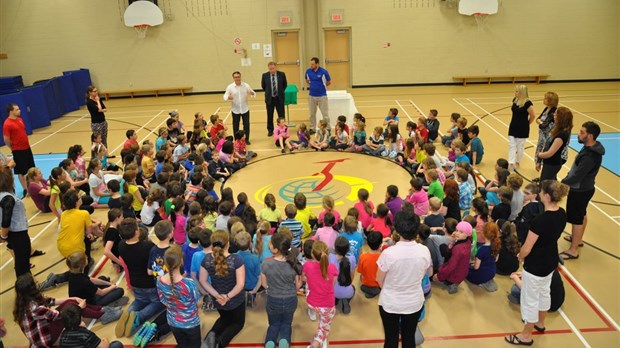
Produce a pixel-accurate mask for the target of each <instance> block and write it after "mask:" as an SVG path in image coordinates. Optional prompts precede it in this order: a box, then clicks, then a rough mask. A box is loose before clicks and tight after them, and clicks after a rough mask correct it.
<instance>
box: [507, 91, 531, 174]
mask: <svg viewBox="0 0 620 348" xmlns="http://www.w3.org/2000/svg"><path fill="white" fill-rule="evenodd" d="M535 118H536V116H535V115H534V107H533V106H532V101H531V100H530V98H529V96H528V94H527V86H526V85H519V86H517V88H516V89H515V97H514V99H513V100H512V118H511V119H510V126H509V127H508V144H509V145H508V166H509V169H511V170H512V169H517V168H519V164H520V163H521V158H523V151H524V149H525V141H526V140H527V138H529V137H530V124H531V123H532V122H534V119H535Z"/></svg>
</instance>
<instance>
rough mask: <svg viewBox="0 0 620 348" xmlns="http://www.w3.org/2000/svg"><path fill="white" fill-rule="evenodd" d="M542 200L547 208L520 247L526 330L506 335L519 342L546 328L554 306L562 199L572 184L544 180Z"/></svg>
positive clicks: (563, 214) (526, 342)
mask: <svg viewBox="0 0 620 348" xmlns="http://www.w3.org/2000/svg"><path fill="white" fill-rule="evenodd" d="M541 188H542V190H541V192H540V200H541V201H542V203H543V204H544V206H545V211H544V212H543V213H542V214H540V215H539V216H537V217H536V218H534V220H532V222H531V223H530V230H529V232H528V234H527V238H526V239H525V243H523V246H522V247H521V250H520V251H519V256H518V257H519V261H523V273H522V282H523V286H522V288H521V318H522V320H523V321H524V322H525V327H524V328H523V331H521V332H520V333H518V334H515V335H509V336H506V337H504V339H505V340H506V341H507V342H508V343H511V344H515V345H531V342H533V340H532V331H533V330H534V329H535V330H536V331H538V332H544V331H545V317H546V315H547V311H548V310H549V308H550V306H551V297H550V289H551V278H552V277H553V271H554V270H555V269H556V268H557V267H558V262H559V257H558V239H559V238H560V236H561V235H562V231H563V230H564V227H566V211H564V209H562V208H561V207H560V206H559V205H558V203H559V202H560V201H561V200H562V198H564V197H565V196H566V195H567V194H568V186H566V185H565V184H561V183H559V182H557V181H555V180H545V181H543V182H542V185H541Z"/></svg>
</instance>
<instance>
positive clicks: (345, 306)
mask: <svg viewBox="0 0 620 348" xmlns="http://www.w3.org/2000/svg"><path fill="white" fill-rule="evenodd" d="M340 302H342V313H344V314H349V313H351V303H349V299H348V298H343V299H342V300H340Z"/></svg>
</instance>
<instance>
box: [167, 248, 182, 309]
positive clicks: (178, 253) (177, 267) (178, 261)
mask: <svg viewBox="0 0 620 348" xmlns="http://www.w3.org/2000/svg"><path fill="white" fill-rule="evenodd" d="M164 265H165V266H166V268H167V269H168V277H170V278H169V280H170V292H171V293H172V296H174V297H179V294H177V292H176V291H175V289H174V272H175V271H178V272H179V273H181V267H183V251H182V250H181V247H180V246H178V245H171V246H170V248H168V250H166V252H165V253H164Z"/></svg>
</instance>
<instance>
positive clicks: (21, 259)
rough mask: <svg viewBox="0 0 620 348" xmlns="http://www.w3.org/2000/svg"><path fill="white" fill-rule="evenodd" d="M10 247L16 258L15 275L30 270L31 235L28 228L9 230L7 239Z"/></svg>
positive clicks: (17, 275)
mask: <svg viewBox="0 0 620 348" xmlns="http://www.w3.org/2000/svg"><path fill="white" fill-rule="evenodd" d="M7 242H8V246H7V247H8V248H10V249H11V250H13V257H14V259H15V277H19V276H20V275H22V274H26V273H29V272H30V248H31V245H30V236H29V235H28V230H26V231H18V232H13V231H9V237H8V239H7Z"/></svg>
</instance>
